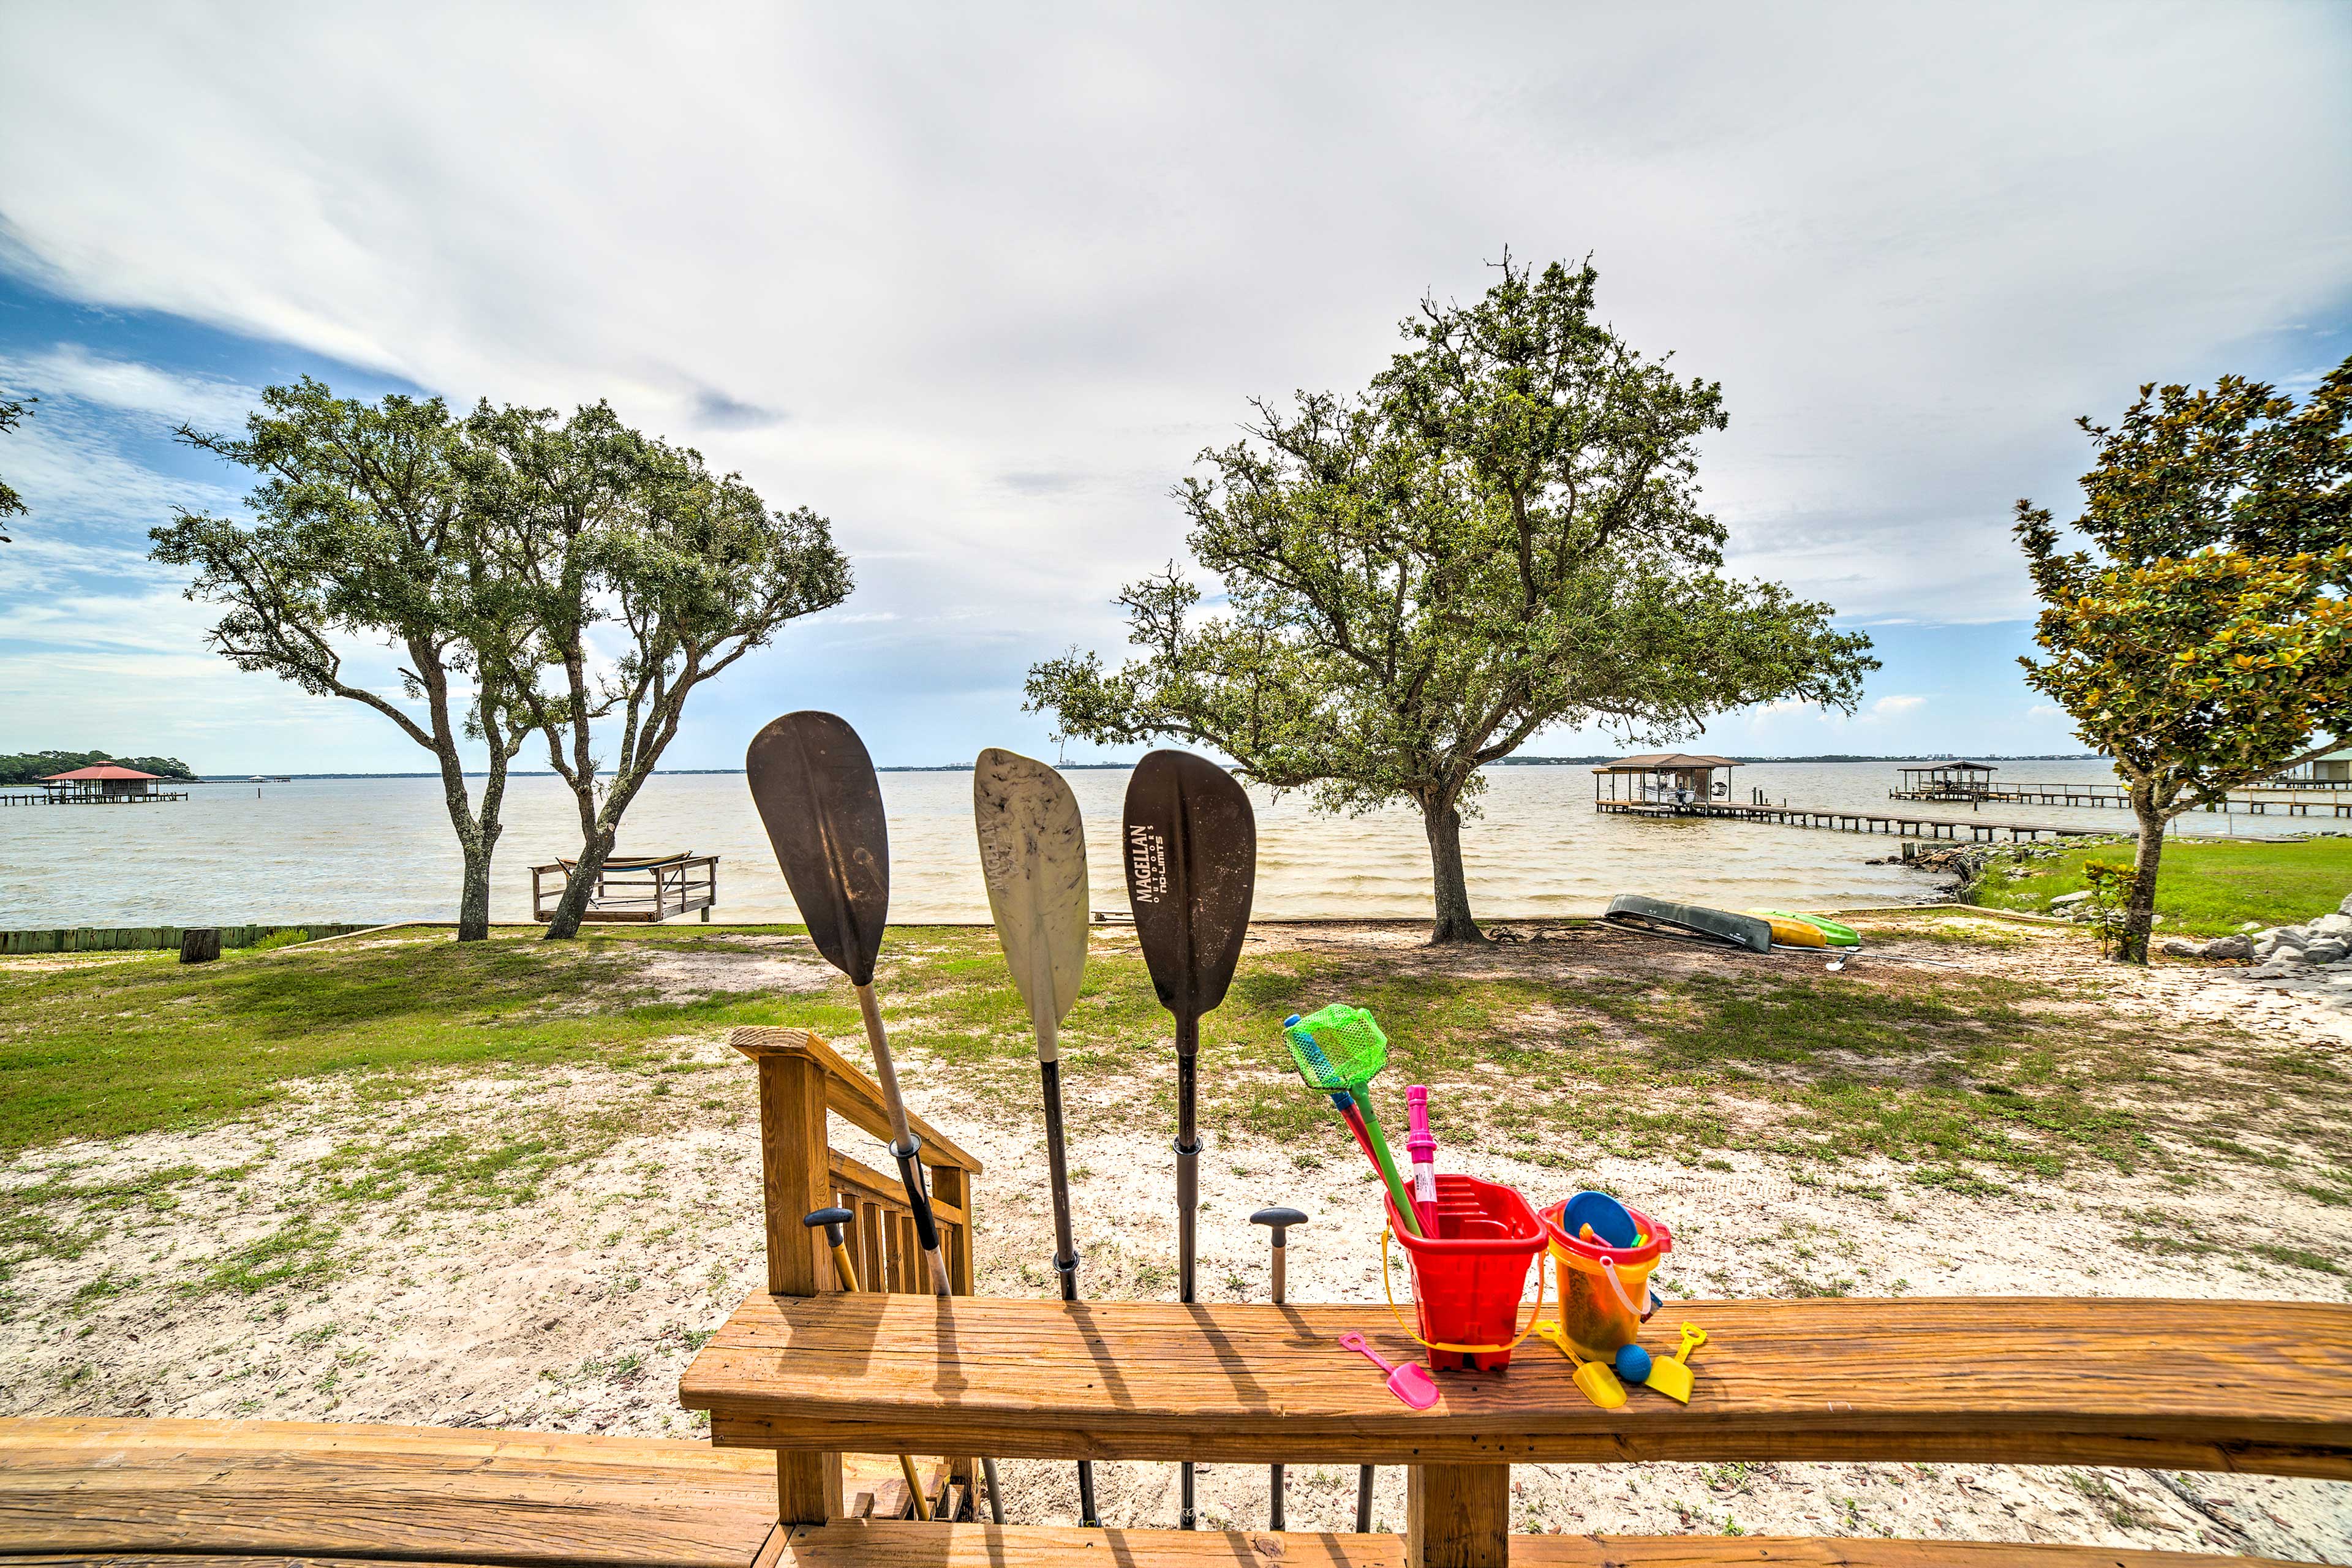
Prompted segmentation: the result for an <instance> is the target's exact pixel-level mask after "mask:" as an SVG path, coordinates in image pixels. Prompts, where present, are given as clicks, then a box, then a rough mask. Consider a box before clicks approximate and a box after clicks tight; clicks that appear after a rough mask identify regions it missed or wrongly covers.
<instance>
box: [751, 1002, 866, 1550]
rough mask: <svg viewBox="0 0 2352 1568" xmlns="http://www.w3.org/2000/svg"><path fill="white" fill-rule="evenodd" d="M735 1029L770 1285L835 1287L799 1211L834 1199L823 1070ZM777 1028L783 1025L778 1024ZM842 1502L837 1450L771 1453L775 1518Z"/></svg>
mask: <svg viewBox="0 0 2352 1568" xmlns="http://www.w3.org/2000/svg"><path fill="white" fill-rule="evenodd" d="M751 1033H752V1032H751V1031H750V1030H744V1031H740V1033H739V1034H738V1036H737V1037H736V1038H735V1040H734V1042H733V1043H734V1046H735V1048H736V1049H737V1050H739V1051H741V1052H742V1053H743V1054H744V1055H745V1056H747V1057H750V1058H751V1060H752V1061H753V1062H754V1063H756V1064H757V1065H758V1067H759V1072H760V1191H761V1199H762V1202H763V1205H764V1208H765V1211H766V1215H767V1232H768V1293H769V1294H770V1295H772V1296H821V1295H826V1294H829V1293H831V1292H832V1291H834V1290H836V1289H839V1288H840V1287H839V1285H838V1284H837V1282H836V1281H835V1279H834V1275H833V1260H832V1257H831V1255H830V1253H829V1252H827V1251H826V1250H825V1249H824V1246H823V1244H822V1240H821V1237H820V1233H818V1232H816V1231H814V1230H811V1229H810V1228H809V1227H808V1226H804V1225H803V1224H802V1223H801V1219H802V1216H803V1215H807V1214H809V1213H811V1212H812V1211H814V1210H816V1209H821V1208H827V1207H830V1206H831V1205H832V1203H833V1171H832V1166H831V1164H830V1163H829V1161H828V1158H827V1146H826V1142H825V1125H824V1069H823V1068H820V1067H818V1065H817V1064H816V1063H815V1062H814V1061H812V1060H811V1059H810V1058H808V1057H807V1056H806V1055H805V1054H802V1053H798V1052H794V1051H791V1050H786V1049H773V1048H769V1044H768V1042H766V1041H763V1040H761V1039H758V1038H753V1039H749V1040H747V1039H746V1038H744V1036H747V1035H751ZM778 1033H782V1031H778ZM840 1507H841V1456H840V1455H839V1454H837V1453H826V1454H794V1453H783V1452H779V1453H778V1454H777V1455H776V1518H777V1519H778V1521H781V1522H782V1523H784V1524H823V1523H824V1522H825V1521H827V1520H828V1519H831V1518H832V1517H833V1516H834V1515H835V1513H836V1512H837V1511H839V1510H840Z"/></svg>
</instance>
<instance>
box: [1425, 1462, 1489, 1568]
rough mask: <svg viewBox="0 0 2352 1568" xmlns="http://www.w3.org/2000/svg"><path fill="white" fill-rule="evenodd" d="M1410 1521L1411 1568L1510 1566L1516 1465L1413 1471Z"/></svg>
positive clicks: (1437, 1466)
mask: <svg viewBox="0 0 2352 1568" xmlns="http://www.w3.org/2000/svg"><path fill="white" fill-rule="evenodd" d="M1404 1521H1405V1522H1404V1551H1405V1568H1508V1565H1509V1563H1510V1561H1511V1467H1510V1466H1508V1465H1415V1466H1413V1467H1412V1468H1411V1469H1409V1470H1408V1471H1406V1473H1405V1492H1404Z"/></svg>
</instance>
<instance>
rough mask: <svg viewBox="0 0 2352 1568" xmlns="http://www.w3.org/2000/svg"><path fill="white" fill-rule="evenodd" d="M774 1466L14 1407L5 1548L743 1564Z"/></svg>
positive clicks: (614, 1446) (770, 1509) (430, 1433)
mask: <svg viewBox="0 0 2352 1568" xmlns="http://www.w3.org/2000/svg"><path fill="white" fill-rule="evenodd" d="M775 1517H776V1478H775V1464H774V1461H773V1460H772V1459H770V1458H767V1457H766V1456H764V1455H752V1454H728V1453H720V1452H717V1451H714V1450H713V1449H711V1448H710V1447H708V1446H707V1445H705V1444H702V1443H698V1442H671V1441H664V1440H660V1439H654V1438H633V1437H596V1436H565V1435H561V1434H552V1433H520V1432H491V1431H476V1430H459V1429H454V1428H445V1427H417V1426H334V1425H328V1424H322V1423H309V1422H260V1421H108V1420H88V1421H74V1420H11V1421H0V1552H10V1553H25V1552H49V1553H64V1554H68V1555H70V1554H76V1553H103V1554H105V1555H107V1556H108V1557H110V1558H113V1557H119V1556H121V1554H125V1553H129V1554H133V1555H135V1554H138V1553H141V1552H153V1553H170V1554H186V1553H201V1554H205V1555H208V1556H238V1555H249V1556H267V1557H272V1558H279V1559H282V1558H284V1557H287V1556H311V1557H320V1558H332V1557H368V1558H377V1559H385V1558H389V1559H401V1560H414V1561H420V1562H421V1561H432V1562H439V1563H497V1564H507V1565H514V1564H537V1563H588V1564H600V1563H602V1564H614V1565H638V1564H643V1565H646V1568H748V1565H749V1564H750V1563H751V1560H752V1557H753V1556H754V1554H755V1553H757V1552H758V1551H759V1549H760V1546H761V1542H763V1541H765V1540H766V1539H767V1536H768V1533H769V1531H770V1528H771V1526H772V1524H773V1522H774V1521H775Z"/></svg>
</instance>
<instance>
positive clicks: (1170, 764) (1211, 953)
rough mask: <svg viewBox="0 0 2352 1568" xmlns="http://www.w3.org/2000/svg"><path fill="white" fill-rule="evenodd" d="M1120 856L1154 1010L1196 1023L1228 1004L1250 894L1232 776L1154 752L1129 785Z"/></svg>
mask: <svg viewBox="0 0 2352 1568" xmlns="http://www.w3.org/2000/svg"><path fill="white" fill-rule="evenodd" d="M1119 849H1120V855H1121V858H1123V859H1124V860H1125V861H1126V863H1127V901H1128V903H1129V906H1130V907H1131V908H1132V909H1133V910H1135V935H1136V940H1137V941H1138V942H1140V943H1141V944H1142V947H1143V962H1144V963H1145V965H1146V966H1147V967H1149V968H1150V971H1151V986H1152V989H1153V990H1155V991H1157V992H1159V993H1160V1005H1161V1006H1163V1007H1165V1008H1167V1009H1168V1010H1169V1011H1170V1012H1171V1013H1173V1014H1175V1015H1176V1016H1179V1017H1191V1018H1198V1017H1199V1016H1201V1015H1202V1014H1203V1013H1206V1012H1209V1011H1211V1010H1212V1009H1213V1008H1214V1007H1215V1006H1216V1005H1217V1004H1218V1003H1220V1002H1222V1001H1223V1000H1224V999H1225V987H1226V986H1227V985H1228V984H1232V981H1233V978H1234V961H1235V960H1236V959H1238V958H1240V957H1241V952H1242V937H1243V935H1244V933H1245V932H1246V931H1247V930H1248V927H1249V911H1250V894H1251V892H1252V891H1253V890H1254V889H1255V888H1256V886H1257V814H1256V813H1255V812H1254V811H1252V810H1251V809H1250V803H1249V796H1248V795H1246V794H1244V792H1243V789H1242V786H1241V785H1240V784H1238V783H1236V782H1234V776H1233V775H1232V774H1231V773H1227V772H1225V770H1224V769H1223V768H1221V767H1219V766H1217V764H1216V763H1213V762H1211V761H1209V760H1208V759H1207V758H1206V757H1196V756H1194V755H1192V752H1152V753H1150V755H1149V756H1147V757H1145V758H1144V759H1143V761H1141V762H1140V763H1137V764H1136V766H1135V775H1134V776H1133V777H1132V778H1130V779H1129V780H1128V783H1127V817H1126V822H1125V825H1124V828H1123V831H1122V832H1121V834H1120V841H1119Z"/></svg>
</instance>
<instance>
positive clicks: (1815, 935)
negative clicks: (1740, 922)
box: [1748, 910, 1862, 947]
mask: <svg viewBox="0 0 2352 1568" xmlns="http://www.w3.org/2000/svg"><path fill="white" fill-rule="evenodd" d="M1748 913H1749V914H1752V915H1754V916H1755V917H1756V918H1757V919H1759V920H1760V921H1765V922H1767V923H1768V924H1769V925H1770V926H1771V928H1772V945H1773V946H1775V947H1859V946H1860V945H1861V944H1862V938H1861V937H1860V936H1859V935H1857V934H1855V932H1854V931H1853V927H1851V926H1843V925H1840V924H1838V922H1837V921H1833V920H1830V919H1828V918H1827V917H1826V916H1822V915H1792V914H1790V913H1789V912H1788V911H1787V910H1748Z"/></svg>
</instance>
